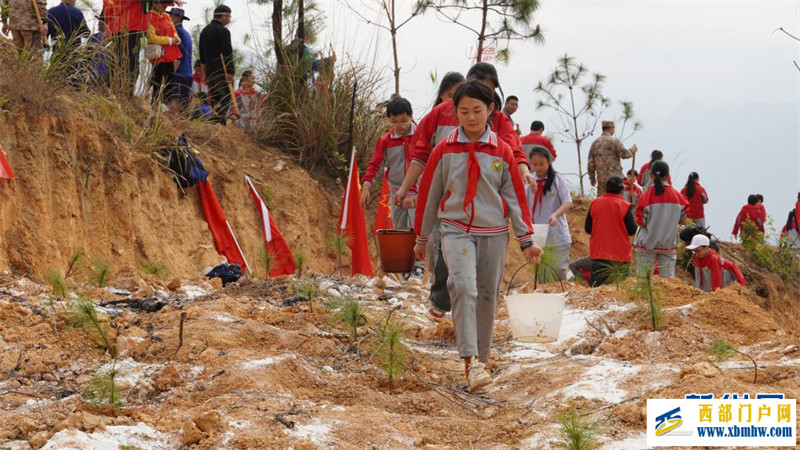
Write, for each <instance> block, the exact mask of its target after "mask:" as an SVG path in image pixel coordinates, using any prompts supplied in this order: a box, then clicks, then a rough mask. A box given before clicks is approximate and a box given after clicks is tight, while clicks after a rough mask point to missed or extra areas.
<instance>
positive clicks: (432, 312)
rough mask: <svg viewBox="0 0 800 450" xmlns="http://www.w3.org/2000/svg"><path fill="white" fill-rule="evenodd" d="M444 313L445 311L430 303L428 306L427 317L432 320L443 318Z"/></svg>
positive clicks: (438, 320) (437, 320) (436, 320)
mask: <svg viewBox="0 0 800 450" xmlns="http://www.w3.org/2000/svg"><path fill="white" fill-rule="evenodd" d="M445 314H447V311H443V310H441V309H439V308H437V307H435V306H433V305H432V304H431V305H429V306H428V317H429V318H430V319H431V320H433V321H434V322H441V321H442V320H444V316H445Z"/></svg>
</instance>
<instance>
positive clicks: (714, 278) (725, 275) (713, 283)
mask: <svg viewBox="0 0 800 450" xmlns="http://www.w3.org/2000/svg"><path fill="white" fill-rule="evenodd" d="M694 275H695V280H694V281H695V285H696V286H697V287H698V289H702V290H703V291H705V292H711V291H715V290H717V289H720V288H723V287H725V286H727V285H729V284H730V283H732V282H734V281H736V282H737V283H739V284H741V285H742V286H747V284H746V283H745V281H744V276H743V275H742V272H741V271H740V270H739V268H738V267H736V264H734V263H732V262H730V261H728V260H727V259H724V258H722V257H720V256H719V255H718V254H717V252H715V251H714V250H709V252H708V254H707V255H706V257H705V258H702V259H700V258H698V257H696V256H695V257H694Z"/></svg>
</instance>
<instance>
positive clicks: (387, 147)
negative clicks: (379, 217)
mask: <svg viewBox="0 0 800 450" xmlns="http://www.w3.org/2000/svg"><path fill="white" fill-rule="evenodd" d="M413 135H414V125H413V124H412V125H411V129H410V130H409V131H408V133H406V134H405V135H402V136H401V135H398V134H397V133H395V132H394V131H389V132H388V133H386V134H384V135H383V136H381V137H380V139H378V142H377V143H376V144H375V150H373V152H372V159H370V161H369V164H367V171H366V173H364V179H363V184H364V185H372V183H373V181H374V180H375V177H376V176H377V175H378V174H379V173H384V170H382V169H383V168H386V171H385V173H386V175H385V176H386V177H387V181H388V182H389V204H390V205H392V226H394V228H411V227H413V226H414V210H413V209H407V208H403V207H402V206H397V205H395V204H394V194H395V192H397V190H398V189H400V186H401V185H402V184H403V178H405V176H406V169H408V164H409V163H410V162H411V150H412V149H411V144H412V140H413Z"/></svg>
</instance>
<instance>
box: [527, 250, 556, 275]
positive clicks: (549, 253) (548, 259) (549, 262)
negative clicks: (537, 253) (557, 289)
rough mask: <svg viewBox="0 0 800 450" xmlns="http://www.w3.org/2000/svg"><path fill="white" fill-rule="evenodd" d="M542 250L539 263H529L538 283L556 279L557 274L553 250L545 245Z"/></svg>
mask: <svg viewBox="0 0 800 450" xmlns="http://www.w3.org/2000/svg"><path fill="white" fill-rule="evenodd" d="M542 251H543V253H542V262H541V263H539V264H531V270H532V271H533V276H534V277H536V281H538V282H539V283H552V282H554V281H558V278H559V275H558V274H557V273H556V272H555V270H556V269H557V268H556V265H557V264H558V258H557V257H556V254H555V253H554V252H553V248H552V247H548V246H545V247H544V248H543V249H542Z"/></svg>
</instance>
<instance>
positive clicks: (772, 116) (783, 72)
mask: <svg viewBox="0 0 800 450" xmlns="http://www.w3.org/2000/svg"><path fill="white" fill-rule="evenodd" d="M49 3H54V0H50V1H49ZM96 3H98V4H99V0H96ZM225 3H226V4H227V5H228V6H230V7H231V8H232V10H233V18H234V23H233V24H232V25H231V30H232V32H233V34H234V36H235V39H236V40H238V41H239V42H241V41H242V36H243V35H244V34H245V33H248V34H250V35H251V36H252V37H253V39H252V40H251V41H250V44H248V46H249V48H250V51H258V50H259V49H262V48H264V47H265V46H266V42H267V41H266V39H267V37H268V36H269V34H270V31H269V28H268V20H269V17H270V15H271V10H272V7H271V6H259V5H256V4H253V3H249V2H246V1H244V0H228V1H226V2H225ZM349 3H350V4H351V5H352V6H354V7H355V8H357V9H358V10H359V11H360V12H361V13H362V14H363V15H366V16H367V17H369V18H374V19H375V20H377V21H380V20H382V17H380V16H379V15H377V14H375V13H372V12H370V8H369V7H370V5H375V2H374V1H373V0H361V1H360V0H350V1H349ZM319 4H320V8H321V10H322V12H323V14H324V15H325V28H324V29H323V31H322V33H321V35H320V36H319V39H318V41H317V43H316V45H315V50H320V51H323V52H326V53H327V52H328V51H329V49H334V50H335V51H336V53H337V55H338V56H339V62H340V63H341V62H342V61H346V60H347V59H348V58H350V59H352V60H355V61H358V62H360V63H362V64H365V65H368V66H370V67H372V68H374V69H375V70H379V71H382V73H383V75H384V78H385V93H384V96H388V94H389V93H391V92H392V89H393V79H392V74H391V72H390V68H391V61H392V52H391V41H390V37H389V34H388V32H386V31H384V30H382V29H379V28H377V27H375V26H373V25H369V24H366V23H364V22H363V21H362V20H361V19H359V18H358V17H357V16H356V15H355V14H354V13H353V12H352V11H351V10H350V9H348V8H347V7H346V5H345V1H344V0H321V1H319ZM397 4H398V16H401V17H402V16H404V15H407V14H408V13H410V11H411V8H412V4H413V1H412V0H398V2H397ZM209 7H213V0H188V1H187V4H186V5H185V6H184V8H185V9H186V11H187V15H188V16H189V17H190V18H193V20H192V21H191V22H189V23H188V25H189V26H190V27H191V26H195V25H197V24H198V23H200V24H202V23H203V22H204V20H203V15H204V14H203V11H204V10H205V9H208V8H209ZM464 21H465V22H468V23H471V24H477V23H478V22H477V21H478V17H477V16H465V17H464ZM535 22H536V23H537V24H539V25H540V26H541V28H542V30H543V33H544V36H545V43H544V44H536V43H533V42H512V43H511V58H510V60H509V63H508V64H503V63H499V64H497V68H498V72H499V75H500V82H501V85H502V88H503V92H504V93H505V95H511V94H513V95H516V96H518V97H519V98H520V109H519V111H518V112H517V113H516V114H515V115H514V117H513V118H514V120H515V121H516V122H518V123H519V124H520V127H521V128H522V129H523V131H527V129H528V128H529V126H530V122H531V121H532V120H536V119H538V120H542V121H543V122H544V123H545V126H546V134H550V133H552V132H553V130H555V127H556V126H557V125H558V124H559V120H558V118H557V117H556V116H555V115H554V114H553V113H552V112H548V111H543V110H539V111H537V110H536V107H535V105H536V102H537V100H538V97H537V95H536V94H535V93H534V92H533V88H534V87H535V86H536V84H537V82H538V81H539V80H544V79H546V77H547V76H548V74H549V73H550V72H551V71H552V69H553V68H554V67H555V64H556V60H557V58H558V57H559V56H562V55H564V54H569V55H570V56H573V57H575V58H576V60H577V61H579V62H581V63H584V64H585V65H587V66H588V67H589V69H590V70H591V71H592V72H599V73H602V74H603V75H605V76H606V77H607V81H606V83H605V87H604V94H605V95H607V96H609V97H611V99H612V100H613V102H614V103H613V107H612V108H611V109H609V110H608V111H607V112H606V113H605V114H604V115H603V117H602V118H603V119H610V120H613V119H616V118H617V117H618V116H619V107H618V104H619V103H618V102H619V100H629V101H633V103H634V109H635V112H636V115H637V117H638V119H639V120H640V121H641V122H642V123H643V125H644V128H643V129H642V130H640V131H638V132H637V133H636V134H635V135H634V136H633V137H632V138H630V139H628V140H627V141H626V144H628V145H632V144H637V146H638V148H639V150H640V154H639V155H638V156H637V161H636V165H637V166H641V164H643V163H644V162H645V161H646V159H647V157H648V156H649V153H650V152H651V151H652V150H653V149H660V150H662V151H663V152H664V154H665V155H666V156H665V160H666V161H667V162H668V163H670V166H671V168H672V172H673V173H672V176H673V180H674V182H675V184H676V187H677V188H680V187H682V186H683V184H684V183H685V182H686V178H687V175H688V174H689V172H690V171H696V172H698V173H699V175H700V182H701V184H703V185H704V186H705V187H706V189H707V190H708V192H709V197H710V202H709V204H708V205H707V207H706V217H707V223H708V224H709V225H710V226H711V231H712V232H714V233H715V234H716V235H717V236H718V237H720V238H722V239H730V237H731V236H730V232H731V228H732V225H733V221H734V218H735V216H736V214H737V213H738V210H739V209H740V207H741V206H742V205H743V204H745V203H746V199H747V195H748V194H751V193H761V194H763V195H764V197H765V206H766V208H767V212H768V213H769V214H770V215H771V216H773V217H774V218H775V224H776V228H777V229H778V230H780V228H781V226H782V224H783V223H784V222H785V220H786V215H787V213H788V212H789V210H790V209H791V208H792V207H793V205H794V201H795V198H796V195H797V192H798V191H800V71H798V69H796V68H795V67H794V65H793V63H792V61H793V60H795V61H797V62H798V63H800V42H798V41H795V40H793V39H791V38H790V37H788V36H786V35H785V34H783V33H781V32H779V31H775V30H776V29H777V28H779V27H784V28H785V29H786V30H787V31H789V32H790V33H792V34H794V35H796V36H800V0H791V1H768V0H760V1H698V0H692V1H677V0H674V1H673V0H663V1H642V0H640V1H622V0H619V1H601V0H569V1H564V0H542V1H541V3H540V8H539V10H538V12H537V13H536V15H535ZM399 39H400V42H399V52H400V65H401V68H402V78H401V94H402V95H403V96H404V97H406V98H408V99H409V100H410V101H411V103H412V105H413V106H414V109H415V115H416V117H417V119H420V118H421V117H422V115H424V113H425V112H426V111H427V110H428V109H429V108H430V105H431V103H432V101H433V97H434V95H435V91H436V85H435V84H434V83H432V81H431V73H438V74H439V76H442V75H443V74H444V73H446V72H448V71H451V70H457V71H460V72H462V73H464V74H465V73H466V71H467V70H468V69H469V66H470V63H471V57H472V54H473V53H474V48H475V45H476V42H475V37H474V35H473V34H471V33H470V32H469V31H468V30H465V29H463V28H461V27H458V26H456V25H453V24H451V23H446V22H444V21H442V20H441V19H439V18H437V16H436V15H435V13H433V12H430V13H428V14H426V15H424V16H419V17H416V18H414V19H413V20H411V21H410V22H409V23H408V24H407V25H406V26H405V27H404V28H402V29H401V30H400V32H399ZM599 132H600V131H599V130H597V131H596V135H597V134H599ZM590 140H591V139H590ZM554 144H555V146H556V148H557V149H558V151H559V158H558V161H557V162H556V169H557V170H559V171H561V172H564V173H571V172H576V169H577V157H576V151H575V148H574V145H570V144H568V143H564V142H558V141H556V142H554ZM586 151H588V144H587V145H585V146H584V150H583V152H584V161H585V152H586ZM623 167H624V168H625V169H626V170H627V168H629V167H630V162H629V161H626V162H624V163H623ZM637 168H638V167H637ZM568 180H569V181H571V182H577V179H576V178H571V179H570V178H568Z"/></svg>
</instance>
